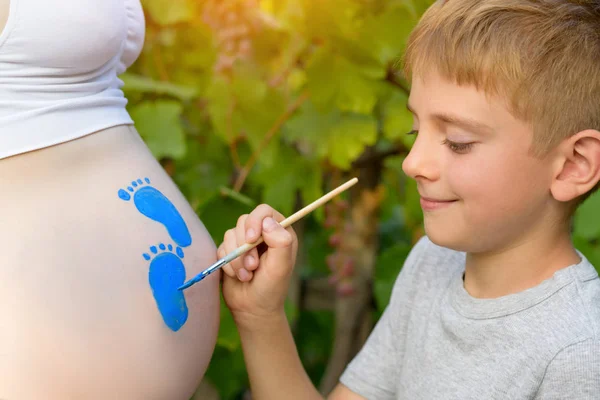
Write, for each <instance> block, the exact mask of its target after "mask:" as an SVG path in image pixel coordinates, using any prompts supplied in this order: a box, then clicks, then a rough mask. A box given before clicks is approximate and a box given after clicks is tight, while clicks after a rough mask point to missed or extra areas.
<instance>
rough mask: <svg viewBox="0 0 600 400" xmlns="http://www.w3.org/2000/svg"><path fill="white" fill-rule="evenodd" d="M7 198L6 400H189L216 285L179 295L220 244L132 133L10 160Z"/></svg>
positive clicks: (210, 330) (1, 330)
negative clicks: (177, 288) (179, 289)
mask: <svg viewBox="0 0 600 400" xmlns="http://www.w3.org/2000/svg"><path fill="white" fill-rule="evenodd" d="M1 1H6V0H0V2H1ZM0 4H1V3H0ZM0 187H1V188H2V194H1V195H0V210H2V211H1V212H2V224H1V225H0V243H1V246H2V263H0V313H1V314H2V315H3V316H4V318H3V320H2V326H0V355H1V356H0V398H1V399H7V400H29V399H36V400H37V399H42V398H43V399H46V400H53V399H60V400H67V399H127V400H135V399H144V400H152V399H157V400H163V399H164V400H166V399H168V400H177V399H182V400H187V399H188V398H189V396H190V395H191V394H192V393H193V391H194V389H195V387H196V385H197V384H198V383H199V380H200V379H201V378H202V376H203V374H204V372H205V370H206V368H207V365H208V363H209V361H210V357H211V355H212V352H213V349H214V345H215V342H216V335H217V331H218V324H219V286H218V280H219V277H218V274H213V275H211V276H210V277H209V278H207V279H206V280H205V281H203V282H201V283H199V284H197V285H195V286H193V287H192V288H190V289H188V290H187V291H185V294H184V297H183V298H182V297H180V295H179V294H177V293H176V292H175V291H174V290H173V288H174V287H175V286H176V285H177V283H178V282H179V281H181V280H182V279H184V278H185V279H189V278H190V277H192V276H194V275H195V274H197V273H198V272H200V271H201V270H202V269H204V268H205V267H207V266H208V265H210V264H212V263H213V262H214V261H216V252H215V245H214V243H213V241H212V239H211V238H210V236H209V234H208V232H207V231H206V229H205V228H204V226H203V225H202V223H201V222H200V220H199V219H198V218H197V216H196V214H195V213H194V211H193V209H192V208H191V207H190V205H189V204H188V203H187V201H186V200H185V198H184V197H183V195H182V194H181V193H180V192H179V190H178V189H177V187H176V186H175V184H174V183H173V182H172V180H171V179H170V177H169V176H168V175H167V174H166V173H165V172H164V170H163V169H162V168H161V166H160V164H159V163H158V162H157V161H156V160H155V159H154V157H153V156H152V154H151V153H150V152H149V151H148V148H147V147H146V145H145V144H144V143H143V142H142V141H141V139H140V137H139V136H138V134H137V132H136V130H135V128H134V127H133V126H131V125H121V126H117V127H113V128H110V129H106V130H103V131H100V132H97V133H94V134H91V135H88V136H85V137H83V138H80V139H77V140H74V141H70V142H67V143H63V144H60V145H57V146H53V147H49V148H45V149H42V150H38V151H34V152H29V153H25V154H21V155H18V156H14V157H9V158H6V159H2V160H0ZM179 216H180V217H179ZM160 244H164V250H163V249H161V246H160Z"/></svg>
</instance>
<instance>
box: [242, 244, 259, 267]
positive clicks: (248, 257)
mask: <svg viewBox="0 0 600 400" xmlns="http://www.w3.org/2000/svg"><path fill="white" fill-rule="evenodd" d="M243 257H244V268H245V269H246V270H247V271H254V270H255V269H256V268H258V263H259V257H258V250H257V249H256V247H255V248H253V249H252V250H250V251H248V252H247V253H246V254H245V255H244V256H243Z"/></svg>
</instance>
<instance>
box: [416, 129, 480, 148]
mask: <svg viewBox="0 0 600 400" xmlns="http://www.w3.org/2000/svg"><path fill="white" fill-rule="evenodd" d="M418 133H419V131H418V130H416V129H413V130H412V131H410V132H408V133H407V135H417V134H418ZM442 144H443V145H445V146H448V148H449V149H450V150H452V151H453V152H455V153H457V154H465V153H468V152H469V150H471V148H472V147H473V143H456V142H452V141H450V140H448V139H444V140H443V141H442Z"/></svg>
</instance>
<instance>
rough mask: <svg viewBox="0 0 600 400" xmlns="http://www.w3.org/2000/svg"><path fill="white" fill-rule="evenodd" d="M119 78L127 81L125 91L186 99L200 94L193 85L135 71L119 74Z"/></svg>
mask: <svg viewBox="0 0 600 400" xmlns="http://www.w3.org/2000/svg"><path fill="white" fill-rule="evenodd" d="M119 78H120V79H122V80H123V82H124V83H125V86H123V90H124V91H125V93H128V92H139V93H151V94H162V95H167V96H173V97H176V98H178V99H180V100H186V101H187V100H190V99H192V98H194V97H197V96H198V92H197V90H196V89H194V88H192V87H188V86H182V85H176V84H173V83H170V82H161V81H156V80H153V79H151V78H147V77H145V76H141V75H137V74H133V73H124V74H121V75H119Z"/></svg>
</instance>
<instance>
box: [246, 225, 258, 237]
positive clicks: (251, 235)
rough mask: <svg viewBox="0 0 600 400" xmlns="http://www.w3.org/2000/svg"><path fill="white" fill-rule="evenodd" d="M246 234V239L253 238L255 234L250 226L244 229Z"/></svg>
mask: <svg viewBox="0 0 600 400" xmlns="http://www.w3.org/2000/svg"><path fill="white" fill-rule="evenodd" d="M246 236H247V238H248V240H254V237H255V236H256V231H255V230H254V229H252V228H250V229H248V230H247V231H246Z"/></svg>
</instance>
